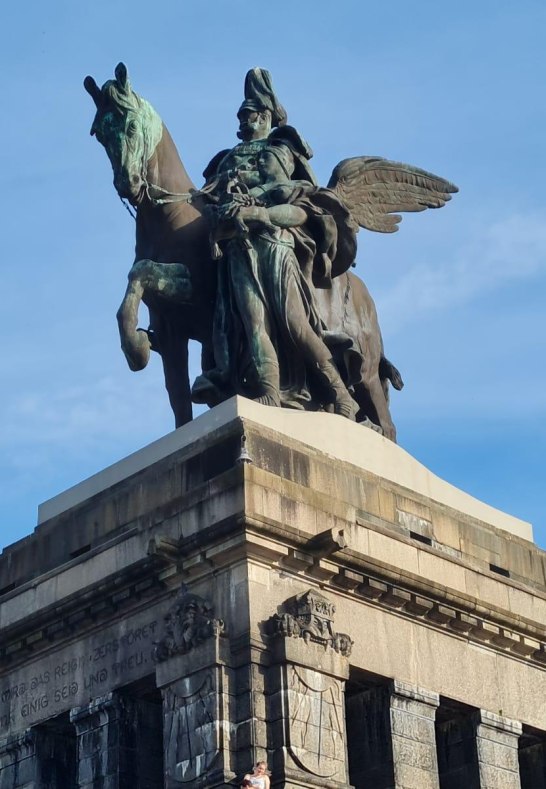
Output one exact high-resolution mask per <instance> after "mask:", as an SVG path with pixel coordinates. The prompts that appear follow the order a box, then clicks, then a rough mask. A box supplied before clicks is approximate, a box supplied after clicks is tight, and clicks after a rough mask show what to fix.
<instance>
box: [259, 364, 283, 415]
mask: <svg viewBox="0 0 546 789" xmlns="http://www.w3.org/2000/svg"><path fill="white" fill-rule="evenodd" d="M257 368H258V370H257V372H258V377H259V385H258V387H257V389H256V391H258V392H260V394H259V395H258V396H257V397H254V398H253V399H254V402H256V403H261V404H262V405H272V406H275V407H276V408H280V407H281V392H280V380H279V364H278V362H277V361H276V360H275V361H274V360H272V359H262V360H261V361H260V363H259V365H257Z"/></svg>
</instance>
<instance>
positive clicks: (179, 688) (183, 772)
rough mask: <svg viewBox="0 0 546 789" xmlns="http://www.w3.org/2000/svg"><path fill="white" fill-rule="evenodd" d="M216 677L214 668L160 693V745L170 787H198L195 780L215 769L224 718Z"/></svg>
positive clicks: (181, 681)
mask: <svg viewBox="0 0 546 789" xmlns="http://www.w3.org/2000/svg"><path fill="white" fill-rule="evenodd" d="M215 674H216V671H215V669H214V668H211V669H208V670H204V671H200V672H198V673H197V674H194V675H193V676H192V677H188V678H186V679H183V680H180V681H179V682H175V683H173V684H171V685H170V686H169V687H167V688H165V689H164V690H163V713H164V736H163V745H164V753H165V775H166V779H167V786H169V787H177V786H181V785H190V786H192V787H194V786H197V783H196V782H197V781H198V779H203V778H204V776H205V775H207V773H209V772H210V770H211V768H214V767H218V764H217V762H218V755H219V752H220V737H221V735H220V730H221V728H222V719H223V717H224V716H223V714H222V710H221V700H220V697H219V692H218V687H217V682H216V677H215ZM207 783H208V782H207V781H205V782H204V784H205V785H206V784H207ZM213 783H214V781H213ZM199 785H201V782H200V783H199Z"/></svg>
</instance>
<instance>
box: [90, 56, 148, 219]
mask: <svg viewBox="0 0 546 789" xmlns="http://www.w3.org/2000/svg"><path fill="white" fill-rule="evenodd" d="M83 84H84V87H85V89H86V91H87V92H88V93H89V94H90V95H91V97H92V98H93V101H94V102H95V105H96V107H97V112H96V114H95V119H94V120H93V125H92V126H91V134H94V135H95V137H96V138H97V140H98V141H99V142H100V143H101V145H103V146H104V149H105V150H106V153H107V154H108V158H109V159H110V163H111V165H112V169H113V171H114V186H115V187H116V191H117V193H118V194H119V196H120V197H125V198H127V199H128V200H130V201H131V203H133V204H134V205H136V204H138V203H139V202H140V200H141V199H142V196H143V194H144V189H145V186H146V171H147V168H148V162H149V160H150V159H151V157H152V155H153V153H154V151H155V149H156V147H157V144H158V143H159V141H160V139H161V136H162V133H163V124H162V122H161V118H160V117H159V115H158V114H157V112H156V111H155V110H154V109H153V107H152V106H151V105H150V104H149V103H148V102H147V101H145V100H144V99H142V98H141V97H140V96H138V95H137V94H136V93H135V92H134V90H133V89H132V88H131V85H130V83H129V79H128V76H127V68H126V66H125V65H124V64H123V63H119V64H118V65H117V66H116V70H115V79H110V80H108V81H107V82H105V83H104V85H103V86H102V88H99V86H98V85H97V83H96V82H95V80H94V79H93V77H86V78H85V80H84V83H83Z"/></svg>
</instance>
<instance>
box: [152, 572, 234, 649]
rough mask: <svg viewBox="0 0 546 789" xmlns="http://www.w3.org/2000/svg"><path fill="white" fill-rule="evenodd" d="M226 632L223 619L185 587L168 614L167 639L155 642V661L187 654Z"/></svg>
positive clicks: (166, 616) (166, 617) (165, 633)
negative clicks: (216, 617)
mask: <svg viewBox="0 0 546 789" xmlns="http://www.w3.org/2000/svg"><path fill="white" fill-rule="evenodd" d="M223 631H224V623H223V621H222V620H221V619H215V618H214V610H213V608H212V606H211V605H210V604H209V603H208V602H207V601H206V600H204V599H203V598H202V597H199V595H196V594H193V593H192V592H190V591H189V590H188V587H187V586H186V585H185V584H182V586H181V588H180V591H179V592H178V594H177V595H176V598H175V600H174V603H173V604H172V606H171V608H170V609H169V611H168V612H167V614H166V615H165V624H164V635H163V638H162V639H161V640H160V641H158V642H156V643H155V647H154V660H156V661H162V660H167V659H168V658H170V657H173V655H184V654H185V653H186V652H189V651H190V650H191V649H193V648H194V647H196V646H197V645H198V644H201V643H202V642H203V641H206V640H207V639H208V638H212V637H213V636H217V635H220V634H221V633H223Z"/></svg>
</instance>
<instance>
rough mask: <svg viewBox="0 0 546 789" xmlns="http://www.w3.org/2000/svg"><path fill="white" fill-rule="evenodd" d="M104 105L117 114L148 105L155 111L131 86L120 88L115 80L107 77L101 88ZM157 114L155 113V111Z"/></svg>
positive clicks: (140, 108)
mask: <svg viewBox="0 0 546 789" xmlns="http://www.w3.org/2000/svg"><path fill="white" fill-rule="evenodd" d="M101 93H102V96H103V100H104V105H105V107H108V109H110V110H114V112H117V113H119V114H123V113H124V112H127V110H134V111H136V112H138V111H140V110H142V109H144V110H145V109H146V108H147V107H149V108H150V109H151V110H152V112H154V113H155V110H154V109H153V107H152V105H151V104H149V102H147V101H146V99H143V98H142V97H141V96H139V95H138V93H135V91H134V90H133V89H132V88H120V86H119V84H118V82H117V80H115V79H109V80H108V81H107V82H105V83H104V85H103V86H102V88H101ZM156 114H157V113H156Z"/></svg>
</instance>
